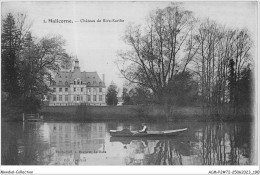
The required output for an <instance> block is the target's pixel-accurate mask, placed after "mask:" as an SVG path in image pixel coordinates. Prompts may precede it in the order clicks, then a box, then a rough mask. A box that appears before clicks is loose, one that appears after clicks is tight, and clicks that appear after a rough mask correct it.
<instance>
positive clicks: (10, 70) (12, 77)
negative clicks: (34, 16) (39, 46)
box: [1, 13, 22, 98]
mask: <svg viewBox="0 0 260 175" xmlns="http://www.w3.org/2000/svg"><path fill="white" fill-rule="evenodd" d="M20 27H22V26H20ZM1 33H2V37H1V38H2V40H1V45H2V50H1V57H2V64H1V65H2V66H1V68H2V77H1V78H2V90H3V91H4V92H7V93H8V94H9V95H10V96H11V98H13V97H14V96H17V95H18V94H19V91H20V90H19V86H18V74H19V73H18V72H19V68H18V64H17V60H18V56H19V51H20V45H21V42H22V33H21V29H20V28H19V27H18V26H17V25H16V23H15V19H14V17H13V15H12V14H11V13H9V14H8V15H7V16H6V18H4V19H3V20H2V31H1Z"/></svg>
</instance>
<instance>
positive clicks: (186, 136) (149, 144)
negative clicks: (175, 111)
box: [1, 122, 256, 165]
mask: <svg viewBox="0 0 260 175" xmlns="http://www.w3.org/2000/svg"><path fill="white" fill-rule="evenodd" d="M252 124H253V123H242V122H241V123H228V122H224V123H223V122H222V123H220V122H168V123H153V124H152V123H150V124H149V123H148V124H147V126H148V128H149V130H166V129H180V128H184V127H187V128H188V130H187V131H185V133H183V134H181V135H179V136H176V137H171V138H157V139H152V138H148V139H144V138H140V139H137V140H132V139H131V138H121V139H118V138H114V137H111V136H110V134H109V130H111V129H123V128H130V129H131V130H137V129H140V127H141V125H140V124H139V123H132V122H126V123H116V122H105V123H95V122H94V123H75V122H73V123H69V122H27V123H22V122H19V123H14V122H2V136H1V137H2V139H1V144H2V155H1V158H2V164H3V165H252V164H255V161H254V160H256V158H255V157H254V155H255V153H256V151H255V149H254V148H255V146H254V145H255V141H256V137H255V136H254V134H253V132H252V130H251V129H250V128H252V126H251V125H252Z"/></svg>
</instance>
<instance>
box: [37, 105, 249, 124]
mask: <svg viewBox="0 0 260 175" xmlns="http://www.w3.org/2000/svg"><path fill="white" fill-rule="evenodd" d="M40 112H41V115H43V116H44V119H45V120H55V121H92V120H97V121H108V120H117V121H126V120H135V121H162V120H168V121H178V120H182V121H185V120H186V121H251V120H252V118H253V117H252V115H250V114H248V112H245V111H244V112H241V111H240V113H239V114H237V115H231V114H230V113H231V112H232V111H227V110H226V109H222V110H212V109H211V110H209V109H205V108H204V109H203V108H202V107H195V106H193V107H190V106H189V107H170V108H169V107H165V106H159V105H127V106H45V107H43V108H42V109H41V111H40Z"/></svg>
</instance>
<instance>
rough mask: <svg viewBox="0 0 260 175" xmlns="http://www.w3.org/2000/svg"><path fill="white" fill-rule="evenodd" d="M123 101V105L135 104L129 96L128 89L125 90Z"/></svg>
mask: <svg viewBox="0 0 260 175" xmlns="http://www.w3.org/2000/svg"><path fill="white" fill-rule="evenodd" d="M122 99H123V101H124V102H123V105H132V104H133V102H132V100H131V97H130V96H129V93H128V90H127V88H123V94H122Z"/></svg>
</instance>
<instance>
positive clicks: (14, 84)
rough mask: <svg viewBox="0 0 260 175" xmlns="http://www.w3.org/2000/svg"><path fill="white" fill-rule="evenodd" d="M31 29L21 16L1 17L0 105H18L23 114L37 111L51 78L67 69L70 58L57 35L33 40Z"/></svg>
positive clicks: (25, 18)
mask: <svg viewBox="0 0 260 175" xmlns="http://www.w3.org/2000/svg"><path fill="white" fill-rule="evenodd" d="M31 26H32V23H30V22H29V21H28V19H27V15H25V14H15V15H14V14H12V13H8V14H7V15H6V16H2V26H1V27H2V30H1V34H2V37H1V46H2V49H1V58H2V59H1V73H2V74H1V83H2V87H1V88H2V104H4V105H5V106H8V105H9V106H18V107H19V108H21V109H22V110H23V111H24V112H35V111H37V109H39V107H40V105H41V100H42V99H43V97H44V95H47V94H48V92H50V89H49V87H48V84H50V81H52V78H53V76H54V75H55V73H57V72H58V71H59V70H60V69H68V68H70V67H71V59H72V57H71V56H70V55H69V54H68V53H66V51H65V49H64V45H65V41H64V39H63V38H62V37H61V36H58V35H49V36H46V37H43V38H36V37H33V33H32V32H31Z"/></svg>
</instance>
